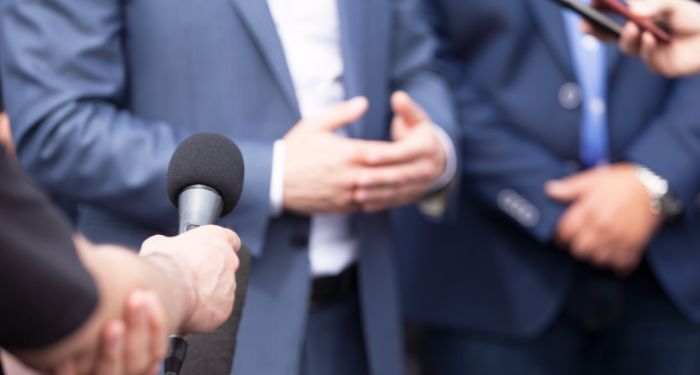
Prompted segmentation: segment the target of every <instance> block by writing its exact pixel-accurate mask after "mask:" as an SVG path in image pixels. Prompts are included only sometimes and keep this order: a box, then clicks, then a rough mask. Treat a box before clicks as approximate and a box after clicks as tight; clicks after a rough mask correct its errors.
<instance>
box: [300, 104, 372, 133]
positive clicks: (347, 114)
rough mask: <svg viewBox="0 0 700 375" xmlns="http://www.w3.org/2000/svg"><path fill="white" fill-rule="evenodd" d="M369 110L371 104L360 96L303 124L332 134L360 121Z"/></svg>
mask: <svg viewBox="0 0 700 375" xmlns="http://www.w3.org/2000/svg"><path fill="white" fill-rule="evenodd" d="M368 108H369V102H368V101H367V99H366V98H364V97H361V96H360V97H356V98H353V99H350V100H347V101H344V102H342V103H340V104H338V105H336V106H333V107H332V108H330V109H329V110H327V111H325V112H323V113H322V114H320V115H318V116H315V117H312V118H309V119H307V120H305V121H303V122H302V124H303V126H306V127H313V128H314V129H317V130H324V131H329V132H332V131H335V130H337V129H340V128H343V127H345V126H347V125H349V124H351V123H353V122H355V121H357V120H359V119H360V118H361V117H362V116H363V115H364V114H365V113H366V112H367V109H368Z"/></svg>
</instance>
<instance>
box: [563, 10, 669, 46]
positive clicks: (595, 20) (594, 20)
mask: <svg viewBox="0 0 700 375" xmlns="http://www.w3.org/2000/svg"><path fill="white" fill-rule="evenodd" d="M554 1H555V2H556V3H558V4H559V5H561V6H563V7H566V8H568V9H571V10H572V11H574V12H576V13H578V14H579V15H580V16H581V17H583V18H584V19H585V20H587V21H588V22H589V23H591V24H592V25H593V26H594V27H596V28H598V29H599V30H601V31H604V32H605V33H607V34H610V35H612V36H613V37H615V38H619V37H620V35H621V34H622V29H623V26H622V25H621V24H619V23H618V22H617V21H615V20H614V19H613V18H612V17H610V16H609V15H607V14H606V13H605V12H611V13H614V14H617V15H619V16H621V17H623V18H624V19H626V20H629V21H631V22H634V23H635V24H636V25H637V26H638V27H639V28H640V29H642V30H644V31H649V32H650V33H652V34H653V35H654V36H655V37H656V38H657V39H658V40H659V41H661V42H663V43H668V42H670V41H671V35H670V34H669V33H668V32H667V31H665V30H663V29H662V28H661V27H659V26H658V25H656V24H655V23H653V22H652V21H650V20H648V19H646V18H644V17H640V16H638V15H636V14H634V13H632V11H631V10H630V9H629V8H628V7H627V6H626V5H625V4H624V3H622V2H620V1H619V0H593V6H590V5H588V4H585V3H583V2H582V1H579V0H554Z"/></svg>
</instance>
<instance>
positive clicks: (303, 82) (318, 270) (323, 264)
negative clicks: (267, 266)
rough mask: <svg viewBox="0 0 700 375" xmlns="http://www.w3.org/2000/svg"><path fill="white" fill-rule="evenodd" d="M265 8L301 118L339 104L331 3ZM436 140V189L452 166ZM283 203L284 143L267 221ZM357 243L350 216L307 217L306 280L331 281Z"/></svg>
mask: <svg viewBox="0 0 700 375" xmlns="http://www.w3.org/2000/svg"><path fill="white" fill-rule="evenodd" d="M268 6H269V8H270V12H271V14H272V18H273V20H274V22H275V25H276V27H277V33H278V35H279V37H280V40H281V42H282V46H283V48H284V53H285V56H286V60H287V66H288V67H289V71H290V74H291V78H292V81H293V84H294V89H295V93H296V97H297V100H298V101H299V108H300V110H301V115H302V117H309V116H313V115H315V114H318V113H320V112H322V111H324V110H326V109H328V108H329V107H331V106H333V105H335V104H338V103H340V102H341V101H343V100H344V99H345V90H344V87H343V71H344V66H343V59H342V54H341V50H340V45H341V41H340V19H339V16H338V3H337V1H334V0H268ZM290 126H291V124H290ZM436 128H437V127H436ZM438 129H439V128H438ZM340 134H344V133H343V132H340ZM438 134H439V137H440V139H441V141H442V143H443V144H444V146H445V147H446V150H447V153H448V168H446V169H447V170H446V171H445V172H446V173H445V175H443V177H442V178H440V180H439V181H437V182H436V183H437V184H439V185H440V187H442V186H444V185H446V184H447V183H448V182H449V181H450V180H451V179H452V177H453V176H454V175H455V173H456V162H455V154H454V146H453V145H452V141H451V140H450V139H449V137H448V136H447V135H446V134H445V133H444V131H442V129H440V131H438ZM283 197H284V142H283V141H281V140H279V141H277V142H276V143H275V147H274V151H273V166H272V181H271V187H270V202H271V207H272V212H271V214H272V215H273V216H275V215H279V214H281V212H282V209H283V207H282V205H283V202H282V200H283ZM357 238H358V236H357V234H356V233H355V232H354V230H353V228H352V225H351V217H350V215H346V214H319V215H313V216H312V217H311V233H310V238H309V260H310V263H311V273H312V275H313V276H316V277H318V276H328V275H337V274H339V273H341V272H342V271H343V270H344V269H345V268H347V267H348V266H350V265H352V264H353V263H354V262H355V260H356V259H357Z"/></svg>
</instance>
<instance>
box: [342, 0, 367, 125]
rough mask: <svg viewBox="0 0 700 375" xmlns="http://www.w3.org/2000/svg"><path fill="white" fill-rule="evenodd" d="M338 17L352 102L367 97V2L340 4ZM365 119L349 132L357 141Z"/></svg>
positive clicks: (347, 93)
mask: <svg viewBox="0 0 700 375" xmlns="http://www.w3.org/2000/svg"><path fill="white" fill-rule="evenodd" d="M337 1H338V13H339V14H338V16H339V17H340V39H341V41H340V43H341V53H342V55H343V65H344V72H343V84H344V86H345V96H346V97H347V98H352V97H355V96H358V95H367V93H366V91H365V90H366V88H365V87H364V77H365V69H366V67H365V65H364V64H363V62H364V61H365V58H366V57H367V56H366V55H367V53H366V52H367V51H363V47H365V48H366V46H367V42H366V35H367V34H366V33H367V32H368V30H367V28H368V27H369V25H367V22H366V20H367V15H366V14H365V13H366V12H367V11H369V9H368V8H367V5H366V2H365V0H337ZM364 122H365V121H364V119H360V120H358V121H357V122H356V123H354V124H352V125H351V126H350V127H349V128H348V130H349V131H350V135H351V136H353V137H360V136H361V135H362V133H363V132H362V129H363V128H364Z"/></svg>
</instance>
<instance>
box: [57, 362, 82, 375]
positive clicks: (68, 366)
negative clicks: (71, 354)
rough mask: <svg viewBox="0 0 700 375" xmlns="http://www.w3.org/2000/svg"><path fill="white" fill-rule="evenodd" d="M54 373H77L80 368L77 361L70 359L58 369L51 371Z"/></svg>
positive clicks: (65, 374)
mask: <svg viewBox="0 0 700 375" xmlns="http://www.w3.org/2000/svg"><path fill="white" fill-rule="evenodd" d="M51 373H52V374H54V375H77V374H78V369H77V366H76V364H75V361H74V360H72V359H70V360H67V361H64V362H62V363H61V364H60V365H59V366H58V367H57V368H56V369H54V370H53V371H51Z"/></svg>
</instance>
